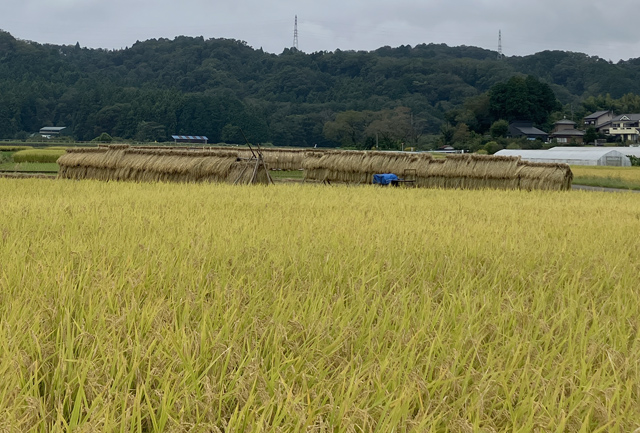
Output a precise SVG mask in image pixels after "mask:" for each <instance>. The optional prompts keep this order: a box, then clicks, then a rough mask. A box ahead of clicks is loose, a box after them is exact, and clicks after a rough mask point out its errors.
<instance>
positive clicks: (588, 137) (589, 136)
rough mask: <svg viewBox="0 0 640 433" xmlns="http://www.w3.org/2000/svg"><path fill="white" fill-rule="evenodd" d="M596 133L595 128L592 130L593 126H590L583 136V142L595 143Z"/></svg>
mask: <svg viewBox="0 0 640 433" xmlns="http://www.w3.org/2000/svg"><path fill="white" fill-rule="evenodd" d="M598 137H599V136H598V131H596V128H594V127H593V126H590V127H588V128H587V130H586V131H585V134H584V142H585V143H587V144H589V143H595V142H596V140H597V139H598Z"/></svg>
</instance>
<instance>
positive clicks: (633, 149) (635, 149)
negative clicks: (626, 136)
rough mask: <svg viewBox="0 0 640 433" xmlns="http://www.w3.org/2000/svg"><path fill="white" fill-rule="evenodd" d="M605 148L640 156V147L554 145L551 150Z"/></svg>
mask: <svg viewBox="0 0 640 433" xmlns="http://www.w3.org/2000/svg"><path fill="white" fill-rule="evenodd" d="M603 149H608V150H617V151H618V152H620V153H621V154H623V155H627V156H629V155H631V156H635V157H636V158H640V147H567V146H556V147H552V148H551V149H549V150H552V151H554V152H558V151H571V150H575V151H577V152H578V151H579V152H592V151H594V150H603Z"/></svg>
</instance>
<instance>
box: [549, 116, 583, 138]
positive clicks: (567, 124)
mask: <svg viewBox="0 0 640 433" xmlns="http://www.w3.org/2000/svg"><path fill="white" fill-rule="evenodd" d="M584 134H585V132H584V131H580V130H579V129H576V122H573V121H571V120H569V119H566V118H565V119H562V120H559V121H557V122H556V123H555V126H554V128H553V131H551V134H549V138H550V139H551V140H555V141H556V142H558V143H573V144H582V143H583V142H584Z"/></svg>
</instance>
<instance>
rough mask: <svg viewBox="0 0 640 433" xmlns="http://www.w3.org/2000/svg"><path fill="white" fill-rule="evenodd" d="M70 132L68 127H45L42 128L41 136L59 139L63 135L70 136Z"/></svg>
mask: <svg viewBox="0 0 640 433" xmlns="http://www.w3.org/2000/svg"><path fill="white" fill-rule="evenodd" d="M68 134H69V130H68V129H67V127H66V126H45V127H43V128H40V135H42V136H43V137H46V138H51V137H59V136H61V135H68Z"/></svg>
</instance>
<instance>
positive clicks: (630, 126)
mask: <svg viewBox="0 0 640 433" xmlns="http://www.w3.org/2000/svg"><path fill="white" fill-rule="evenodd" d="M608 134H609V135H613V136H614V137H619V138H620V140H621V141H628V142H631V143H637V142H638V139H639V138H640V114H621V115H620V116H617V117H614V118H613V120H612V121H611V127H610V128H609V131H608Z"/></svg>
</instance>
